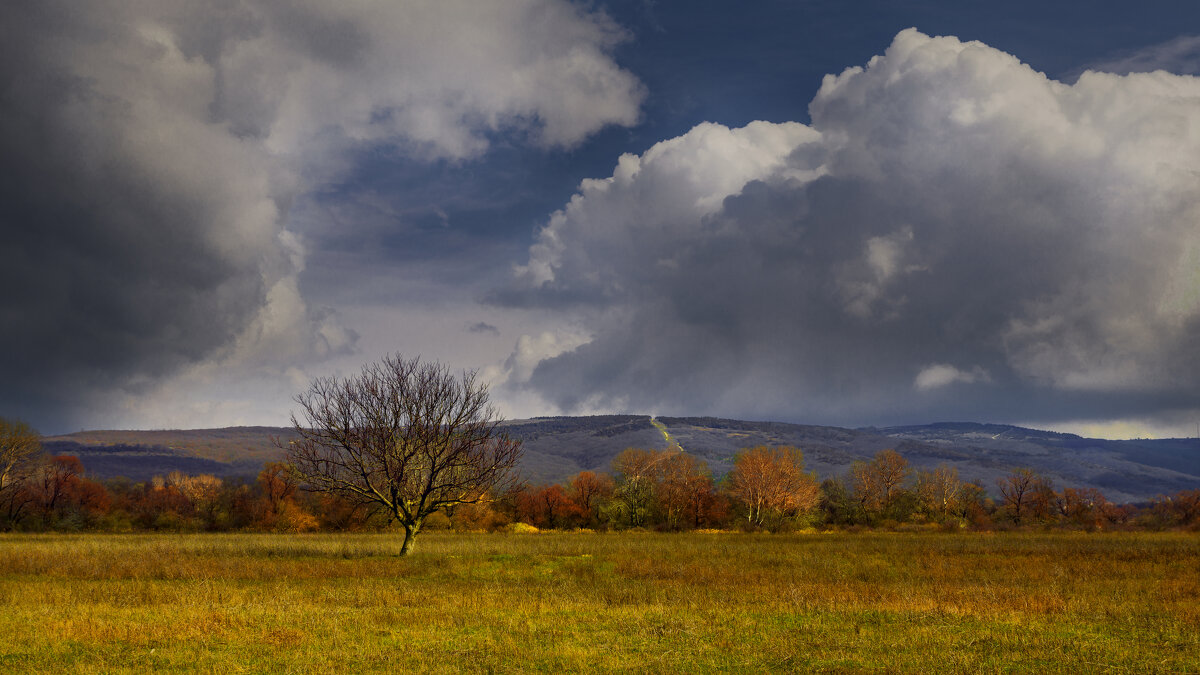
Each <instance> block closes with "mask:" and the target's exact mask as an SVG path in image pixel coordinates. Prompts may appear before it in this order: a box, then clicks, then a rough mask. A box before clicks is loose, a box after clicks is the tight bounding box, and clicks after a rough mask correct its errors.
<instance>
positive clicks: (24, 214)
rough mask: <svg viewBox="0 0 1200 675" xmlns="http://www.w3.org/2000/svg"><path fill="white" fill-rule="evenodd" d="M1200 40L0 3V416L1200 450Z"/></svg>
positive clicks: (768, 14) (1131, 9)
mask: <svg viewBox="0 0 1200 675" xmlns="http://www.w3.org/2000/svg"><path fill="white" fill-rule="evenodd" d="M1198 74H1200V5H1197V4H1196V3H1181V2H1177V1H1174V0H1172V1H1170V2H1167V1H1162V0H1149V1H1148V2H1143V3H1136V6H1135V3H1127V2H1087V3H1082V2H1080V3H1075V2H1062V3H1042V2H1020V1H1018V2H1006V3H984V2H962V1H961V0H956V1H953V2H942V1H934V0H928V1H925V2H896V1H894V0H892V1H882V0H881V1H872V2H845V1H841V0H838V1H833V0H830V1H822V0H813V1H803V0H796V1H791V2H784V1H781V0H757V1H755V2H745V3H733V2H708V1H700V2H687V3H683V2H662V1H658V2H655V1H651V0H627V1H612V2H604V1H600V0H598V1H596V2H588V3H583V2H567V1H565V0H498V1H496V2H487V3H481V2H473V1H468V0H436V1H435V0H389V1H386V2H384V1H378V2H371V1H367V0H363V1H357V2H344V3H328V2H320V1H317V0H295V1H294V2H287V3H282V2H274V1H267V0H211V1H208V2H194V1H185V0H155V1H153V2H149V1H145V2H143V1H133V2H130V1H128V0H93V1H92V2H88V3H78V2H72V1H70V0H13V1H11V2H6V3H4V4H3V6H2V7H0V120H2V121H3V124H0V162H2V163H3V166H0V175H2V176H4V179H3V180H0V228H2V232H3V241H4V246H3V249H2V251H3V260H4V263H3V264H0V289H2V290H0V317H2V318H3V322H2V324H0V325H2V326H3V330H2V331H0V415H3V416H7V417H19V418H22V419H25V420H27V421H29V422H31V423H32V424H33V425H35V426H36V427H37V428H38V429H40V430H42V431H43V432H44V433H64V432H70V431H78V430H82V429H98V428H145V429H164V428H208V427H223V426H235V425H258V424H265V425H283V424H286V423H287V420H288V415H289V413H290V411H291V410H292V409H293V408H294V402H293V401H292V398H293V397H294V396H295V395H296V394H297V393H299V392H300V391H303V390H304V389H305V388H307V386H308V383H309V382H310V381H311V380H312V379H313V378H315V377H320V376H327V375H338V376H343V377H344V376H349V375H353V374H355V373H356V372H358V370H359V368H361V366H362V365H364V364H366V363H370V362H373V361H376V360H378V359H379V358H381V357H382V356H384V355H386V354H393V353H396V354H401V355H403V356H409V357H411V356H420V357H421V358H423V359H429V360H435V361H439V362H442V363H444V364H446V365H448V366H450V367H451V368H453V369H455V370H460V369H469V370H477V371H478V372H479V375H480V377H482V378H483V379H484V380H485V381H486V382H488V383H489V385H490V387H491V396H492V401H493V402H494V403H495V404H496V406H497V408H498V410H499V411H500V412H501V413H502V414H503V415H505V416H508V417H511V418H524V417H532V416H538V415H557V414H598V413H609V412H629V413H639V414H659V415H713V416H720V417H730V418H743V419H758V420H776V421H789V422H800V423H807V424H832V425H839V426H850V427H859V426H872V425H873V426H885V425H895V424H921V423H928V422H936V421H979V422H998V423H1013V424H1022V425H1026V426H1032V427H1037V428H1045V429H1055V430H1062V431H1071V432H1075V433H1081V434H1085V435H1091V436H1099V437H1111V438H1126V437H1169V436H1193V435H1196V433H1197V431H1196V425H1197V424H1198V423H1200V349H1197V345H1200V80H1197V78H1196V75H1198Z"/></svg>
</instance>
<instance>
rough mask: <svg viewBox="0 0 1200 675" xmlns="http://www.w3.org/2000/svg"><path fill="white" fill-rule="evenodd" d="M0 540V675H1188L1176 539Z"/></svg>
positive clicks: (1187, 628)
mask: <svg viewBox="0 0 1200 675" xmlns="http://www.w3.org/2000/svg"><path fill="white" fill-rule="evenodd" d="M399 547H400V537H397V536H395V535H391V534H306V535H279V534H195V535H180V534H165V535H164V534H131V535H98V534H79V535H64V534H45V535H30V534H19V535H2V536H0V672H15V673H20V672H46V673H49V672H54V673H61V672H86V673H95V672H105V673H122V672H146V671H151V670H153V671H168V672H214V673H215V672H220V673H238V672H272V673H276V672H371V671H379V672H400V671H419V672H529V671H542V672H564V671H570V672H579V671H583V672H588V671H596V672H613V671H632V672H680V671H684V672H713V671H734V672H764V671H788V672H793V671H801V672H812V671H816V672H861V671H876V672H878V671H884V672H988V673H991V672H1070V673H1087V672H1095V673H1123V672H1138V673H1153V672H1162V673H1179V672H1200V536H1197V535H1196V534H1194V533H1191V534H1188V533H1145V532H1133V533H1077V532H1054V533H1029V532H1004V533H957V534H950V533H890V532H863V533H833V534H830V533H825V534H816V533H802V534H791V535H766V534H741V533H703V532H696V533H686V534H658V533H640V532H624V533H589V532H574V533H565V532H554V533H540V534H503V533H496V534H461V533H452V532H430V533H426V534H422V535H421V537H420V539H419V540H418V542H417V550H416V552H415V553H414V554H413V555H411V556H408V557H406V558H400V557H397V556H396V555H395V554H396V553H397V552H398V551H399Z"/></svg>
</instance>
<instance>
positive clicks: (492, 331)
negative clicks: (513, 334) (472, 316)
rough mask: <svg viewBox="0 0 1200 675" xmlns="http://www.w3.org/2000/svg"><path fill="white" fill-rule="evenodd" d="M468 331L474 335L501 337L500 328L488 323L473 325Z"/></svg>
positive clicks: (482, 322)
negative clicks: (483, 334) (484, 334)
mask: <svg viewBox="0 0 1200 675" xmlns="http://www.w3.org/2000/svg"><path fill="white" fill-rule="evenodd" d="M467 330H469V331H471V332H472V333H486V334H488V335H499V334H500V329H499V328H497V327H495V326H493V325H492V324H490V323H487V322H486V321H480V322H478V323H473V324H471V325H470V326H468V327H467Z"/></svg>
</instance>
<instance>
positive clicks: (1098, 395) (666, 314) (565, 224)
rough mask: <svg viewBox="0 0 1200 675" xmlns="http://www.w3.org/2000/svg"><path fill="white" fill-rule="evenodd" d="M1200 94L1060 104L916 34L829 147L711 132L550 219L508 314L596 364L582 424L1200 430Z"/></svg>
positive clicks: (569, 400)
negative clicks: (549, 309) (1124, 424)
mask: <svg viewBox="0 0 1200 675" xmlns="http://www.w3.org/2000/svg"><path fill="white" fill-rule="evenodd" d="M1198 103H1200V85H1198V84H1197V82H1196V80H1194V79H1192V78H1187V77H1177V76H1171V75H1167V74H1164V73H1159V74H1155V75H1146V76H1132V77H1127V78H1122V77H1117V76H1110V75H1097V74H1089V75H1085V76H1084V77H1082V78H1080V81H1079V83H1078V84H1076V85H1074V86H1066V85H1063V84H1061V83H1058V82H1054V81H1050V80H1047V79H1046V78H1045V77H1044V76H1043V75H1041V74H1039V73H1036V72H1035V71H1033V70H1032V69H1030V68H1028V67H1027V66H1025V65H1023V64H1021V63H1019V62H1018V61H1017V60H1016V59H1015V58H1013V57H1011V56H1009V55H1007V54H1004V53H1002V52H999V51H996V50H993V49H990V48H988V47H986V46H984V45H981V44H978V43H965V44H964V43H961V42H959V41H958V40H955V39H953V38H935V39H931V38H928V37H926V36H924V35H921V34H920V33H917V32H915V31H906V32H904V33H901V34H900V35H899V36H898V37H897V38H896V40H895V42H894V44H893V45H892V46H891V48H890V49H889V50H888V52H887V54H885V55H884V56H881V57H877V58H876V59H875V60H872V62H871V63H870V65H869V66H868V67H867V68H866V69H865V70H864V69H859V68H854V69H850V70H848V71H846V72H845V73H844V74H842V75H841V76H839V77H836V78H834V77H830V78H827V79H826V81H825V83H824V86H823V87H822V88H821V90H820V92H819V93H818V94H817V96H816V98H815V99H814V101H813V103H812V104H811V106H810V113H811V116H812V126H811V128H810V127H804V126H801V125H792V126H787V125H766V124H762V123H759V124H757V125H751V126H750V127H747V128H744V129H736V130H728V129H724V128H714V127H712V126H711V125H710V126H707V127H698V128H697V129H695V130H693V131H692V132H690V133H689V134H687V135H685V136H683V137H680V138H677V139H672V140H670V141H666V142H664V143H662V144H660V145H658V146H656V147H655V148H652V149H651V150H649V151H647V152H646V153H645V154H644V155H642V156H641V157H633V156H626V157H624V158H622V160H621V162H620V163H619V165H618V168H617V170H616V171H615V172H614V175H613V176H612V177H611V178H609V179H606V180H604V181H588V182H585V183H584V185H583V186H582V187H581V191H580V193H579V194H578V195H576V197H575V198H573V199H572V201H571V202H570V204H568V206H567V207H565V208H564V209H563V210H562V211H560V212H558V213H556V214H555V215H554V216H553V217H552V218H551V220H550V222H549V224H548V225H547V227H546V228H545V230H544V231H543V233H542V235H541V236H540V239H539V242H538V243H537V244H536V245H535V246H534V247H533V249H532V250H531V255H530V261H529V263H528V264H527V265H526V266H524V267H523V268H521V269H520V270H519V277H520V281H521V283H520V284H519V285H518V286H517V287H516V288H514V289H510V290H509V291H508V293H509V294H510V296H512V297H516V298H519V299H520V301H521V302H522V303H523V304H530V303H533V304H536V303H537V302H543V303H545V304H546V305H547V306H558V305H559V304H561V303H562V299H563V298H567V297H572V296H587V295H589V294H591V297H597V296H599V297H603V298H604V301H603V302H600V303H595V302H593V303H590V304H589V305H586V306H584V305H577V306H576V316H577V317H578V318H579V320H581V321H583V322H584V325H586V326H588V327H589V329H590V332H591V334H592V339H591V340H590V341H589V342H588V343H587V344H584V345H582V346H580V347H578V348H576V349H574V350H572V351H568V352H566V353H562V354H559V355H557V356H553V357H551V358H547V359H545V360H543V361H542V362H541V363H540V365H538V366H537V367H536V369H534V370H533V371H532V374H531V375H530V377H529V379H528V384H529V386H530V387H532V388H534V389H535V390H536V391H539V392H541V393H542V394H543V395H545V396H546V397H547V398H548V399H549V400H551V401H553V402H555V403H557V404H559V405H561V406H562V407H564V408H565V409H568V410H572V409H575V410H579V409H588V408H601V409H602V408H626V409H630V410H658V411H664V412H665V411H670V412H681V413H686V414H700V413H714V414H725V415H739V416H749V417H770V418H786V419H802V420H807V421H828V422H838V423H845V424H865V423H888V422H899V421H916V420H921V419H929V418H931V417H938V418H958V419H964V418H966V419H989V420H1020V421H1034V420H1043V421H1054V420H1063V419H1083V418H1097V419H1103V418H1111V417H1115V416H1128V417H1133V416H1152V415H1156V414H1158V415H1166V414H1169V413H1170V412H1171V411H1175V410H1184V409H1196V408H1197V407H1200V395H1198V394H1197V393H1196V392H1195V387H1194V383H1195V382H1197V381H1200V359H1198V357H1197V356H1196V351H1195V349H1194V347H1193V345H1195V344H1197V343H1200V267H1198V266H1197V263H1200V257H1198V256H1200V231H1197V230H1196V225H1195V224H1196V222H1197V220H1196V218H1197V216H1198V215H1200V190H1198V189H1197V187H1196V185H1197V184H1196V182H1195V177H1196V175H1198V174H1197V171H1198V170H1200V164H1198V161H1197V157H1200V152H1198V151H1200V148H1198V147H1197V146H1196V136H1195V134H1189V133H1188V132H1186V131H1185V129H1188V128H1194V127H1195V126H1196V125H1197V124H1200V105H1197V104H1198Z"/></svg>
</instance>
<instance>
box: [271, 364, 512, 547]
mask: <svg viewBox="0 0 1200 675" xmlns="http://www.w3.org/2000/svg"><path fill="white" fill-rule="evenodd" d="M296 402H297V403H298V404H300V408H301V414H300V417H299V418H297V417H296V415H294V414H293V415H292V426H293V427H294V429H295V432H296V434H297V435H298V436H299V439H298V440H295V441H292V442H290V443H288V444H287V446H285V449H286V450H287V455H288V461H289V462H290V463H291V466H292V468H293V470H294V471H295V472H296V475H297V476H298V477H299V478H300V480H301V482H302V483H303V484H304V487H305V489H307V490H311V491H317V492H327V493H332V494H336V495H339V496H341V497H342V498H344V499H346V500H347V501H350V502H351V503H355V504H365V505H368V506H370V505H374V506H377V507H381V508H383V509H384V510H385V511H386V512H387V513H388V514H389V516H390V517H391V518H392V519H395V520H396V521H397V522H399V523H400V525H401V526H403V527H404V543H403V545H402V546H401V549H400V555H407V554H408V553H409V552H411V551H412V547H413V539H414V538H415V537H416V535H417V533H418V532H419V531H420V530H421V525H422V523H423V522H424V521H425V518H426V517H428V516H429V515H430V514H431V513H434V512H435V511H438V510H441V509H444V508H446V507H449V506H453V505H455V504H470V503H475V502H478V501H480V500H481V499H483V498H484V497H486V496H487V494H488V493H489V491H491V490H499V489H504V488H506V487H508V486H510V485H511V484H512V481H513V479H514V475H513V472H512V470H513V469H514V468H515V467H516V464H517V462H518V461H519V460H520V458H521V444H520V442H519V441H514V440H511V439H509V438H508V436H507V435H506V434H504V433H501V432H500V431H499V430H498V429H497V426H498V425H499V423H500V418H499V416H498V415H497V414H496V412H495V410H494V409H493V408H492V407H491V406H489V405H488V390H487V386H486V385H485V384H482V383H480V382H478V381H477V380H476V375H475V373H474V372H464V373H462V374H461V375H459V376H455V375H454V374H452V373H451V372H450V370H449V369H448V368H447V367H445V366H443V365H441V364H438V363H435V362H429V363H422V362H421V360H420V359H419V358H414V359H404V358H402V357H400V356H398V355H396V356H388V357H385V358H384V359H383V360H382V361H380V362H379V363H375V364H370V365H367V366H364V367H363V370H362V373H361V374H359V375H357V376H354V377H347V378H345V379H341V378H337V377H327V378H318V379H317V380H314V381H313V383H312V385H311V386H310V387H309V389H308V391H307V392H305V393H303V394H300V395H298V396H297V397H296ZM276 442H277V443H279V441H276Z"/></svg>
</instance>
